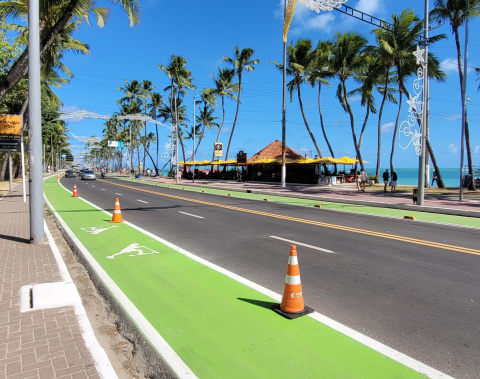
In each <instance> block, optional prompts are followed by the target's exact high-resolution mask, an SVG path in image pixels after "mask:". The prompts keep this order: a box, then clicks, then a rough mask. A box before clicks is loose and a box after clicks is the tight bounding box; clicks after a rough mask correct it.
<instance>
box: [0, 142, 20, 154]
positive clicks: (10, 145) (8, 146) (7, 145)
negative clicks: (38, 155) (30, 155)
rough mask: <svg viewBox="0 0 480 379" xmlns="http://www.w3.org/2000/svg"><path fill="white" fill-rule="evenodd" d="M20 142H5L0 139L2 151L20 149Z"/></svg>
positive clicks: (0, 149)
mask: <svg viewBox="0 0 480 379" xmlns="http://www.w3.org/2000/svg"><path fill="white" fill-rule="evenodd" d="M20 148H21V146H20V143H19V142H17V141H11V142H4V141H0V151H11V152H14V151H20Z"/></svg>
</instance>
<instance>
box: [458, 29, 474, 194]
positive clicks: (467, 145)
mask: <svg viewBox="0 0 480 379" xmlns="http://www.w3.org/2000/svg"><path fill="white" fill-rule="evenodd" d="M453 32H454V35H455V45H456V46H457V66H458V76H459V78H460V91H461V99H462V106H463V102H464V98H463V83H464V81H465V77H464V75H466V73H464V72H463V69H462V50H461V47H460V39H459V36H458V28H455V29H454V30H453ZM462 143H463V141H462ZM465 148H466V150H467V162H468V173H469V174H470V177H471V178H472V180H471V181H470V185H469V187H468V189H469V190H471V191H476V188H475V183H474V181H473V161H472V149H471V147H470V130H469V128H468V118H467V110H466V109H465ZM460 169H461V170H463V167H461V168H460ZM460 185H461V184H460Z"/></svg>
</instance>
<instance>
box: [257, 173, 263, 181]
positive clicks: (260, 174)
mask: <svg viewBox="0 0 480 379" xmlns="http://www.w3.org/2000/svg"><path fill="white" fill-rule="evenodd" d="M257 177H258V180H260V178H261V177H262V173H261V172H260V171H259V172H258V173H257Z"/></svg>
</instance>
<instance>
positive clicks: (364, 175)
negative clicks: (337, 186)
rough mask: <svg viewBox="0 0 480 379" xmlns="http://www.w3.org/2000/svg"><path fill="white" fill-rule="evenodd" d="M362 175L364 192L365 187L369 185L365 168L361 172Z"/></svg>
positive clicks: (363, 190)
mask: <svg viewBox="0 0 480 379" xmlns="http://www.w3.org/2000/svg"><path fill="white" fill-rule="evenodd" d="M360 177H361V179H362V180H361V183H360V187H361V188H362V192H365V188H366V186H367V172H366V171H365V170H362V172H361V173H360Z"/></svg>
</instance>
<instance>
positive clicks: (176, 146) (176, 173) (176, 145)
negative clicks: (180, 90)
mask: <svg viewBox="0 0 480 379" xmlns="http://www.w3.org/2000/svg"><path fill="white" fill-rule="evenodd" d="M177 113H178V112H177V100H176V99H175V184H178V183H179V182H178V114H177Z"/></svg>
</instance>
